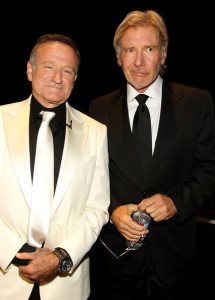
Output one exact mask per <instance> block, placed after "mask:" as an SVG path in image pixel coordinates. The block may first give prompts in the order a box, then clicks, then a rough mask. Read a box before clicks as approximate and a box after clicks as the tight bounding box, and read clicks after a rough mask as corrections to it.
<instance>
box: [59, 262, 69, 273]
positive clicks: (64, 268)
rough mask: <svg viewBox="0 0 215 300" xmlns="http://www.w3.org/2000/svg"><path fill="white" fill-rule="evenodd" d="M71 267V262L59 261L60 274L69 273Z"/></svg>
mask: <svg viewBox="0 0 215 300" xmlns="http://www.w3.org/2000/svg"><path fill="white" fill-rule="evenodd" d="M71 267H72V262H71V260H69V259H68V260H67V259H63V260H62V261H61V264H60V271H61V272H62V273H66V272H69V271H70V269H71Z"/></svg>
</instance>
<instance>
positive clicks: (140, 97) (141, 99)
mask: <svg viewBox="0 0 215 300" xmlns="http://www.w3.org/2000/svg"><path fill="white" fill-rule="evenodd" d="M148 98H149V96H147V95H145V94H139V95H137V96H136V100H137V101H138V102H139V104H145V103H146V100H147V99H148Z"/></svg>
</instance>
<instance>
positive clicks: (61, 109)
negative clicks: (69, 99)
mask: <svg viewBox="0 0 215 300" xmlns="http://www.w3.org/2000/svg"><path fill="white" fill-rule="evenodd" d="M42 110H44V111H53V112H54V113H55V115H56V117H57V118H58V119H59V120H60V122H61V123H63V124H65V123H66V104H65V103H62V104H60V105H59V106H57V107H54V108H51V109H50V108H46V107H44V106H43V105H41V104H40V103H39V102H38V101H37V100H36V98H35V97H34V96H33V95H32V97H31V112H30V120H31V122H33V121H34V120H35V118H38V117H39V114H40V112H41V111H42Z"/></svg>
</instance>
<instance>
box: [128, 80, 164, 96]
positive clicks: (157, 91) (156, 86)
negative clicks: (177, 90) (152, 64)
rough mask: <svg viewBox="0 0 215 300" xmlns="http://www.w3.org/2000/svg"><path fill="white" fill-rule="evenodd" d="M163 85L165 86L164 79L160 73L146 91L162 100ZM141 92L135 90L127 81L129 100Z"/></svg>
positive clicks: (146, 93)
mask: <svg viewBox="0 0 215 300" xmlns="http://www.w3.org/2000/svg"><path fill="white" fill-rule="evenodd" d="M162 86H163V79H162V78H161V77H160V75H159V76H158V77H157V79H156V80H155V82H153V84H152V85H150V87H149V88H148V89H147V90H146V91H145V93H144V94H145V95H147V96H149V97H150V98H152V99H155V100H157V101H161V97H162ZM138 94H139V93H138V92H137V90H135V89H134V88H133V87H132V86H131V85H130V84H129V83H127V102H131V101H132V100H134V99H135V97H136V96H137V95H138Z"/></svg>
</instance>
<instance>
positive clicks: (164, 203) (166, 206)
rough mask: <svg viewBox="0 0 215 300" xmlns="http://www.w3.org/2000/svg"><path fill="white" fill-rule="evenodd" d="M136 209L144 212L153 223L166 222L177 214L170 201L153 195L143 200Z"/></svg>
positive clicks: (166, 197) (159, 195) (163, 196)
mask: <svg viewBox="0 0 215 300" xmlns="http://www.w3.org/2000/svg"><path fill="white" fill-rule="evenodd" d="M138 208H139V209H140V210H141V211H146V212H147V213H148V214H149V215H150V216H151V217H152V218H153V219H154V221H155V222H159V221H163V220H168V219H170V218H172V217H173V216H174V215H175V214H176V213H177V209H176V206H175V204H174V203H173V201H172V199H171V198H170V197H168V196H166V195H162V194H155V195H153V196H151V197H149V198H146V199H143V200H142V202H141V203H140V204H139V205H138Z"/></svg>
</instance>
